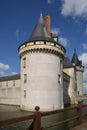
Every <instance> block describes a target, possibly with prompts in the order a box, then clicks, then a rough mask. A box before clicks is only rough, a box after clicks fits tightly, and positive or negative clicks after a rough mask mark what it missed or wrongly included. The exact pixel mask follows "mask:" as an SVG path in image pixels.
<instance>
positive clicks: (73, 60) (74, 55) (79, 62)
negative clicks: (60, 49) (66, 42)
mask: <svg viewBox="0 0 87 130" xmlns="http://www.w3.org/2000/svg"><path fill="white" fill-rule="evenodd" d="M71 62H72V63H74V64H75V65H76V66H82V62H81V61H80V60H79V59H78V56H77V54H76V51H75V52H74V54H73V57H72V60H71Z"/></svg>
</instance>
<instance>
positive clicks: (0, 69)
mask: <svg viewBox="0 0 87 130" xmlns="http://www.w3.org/2000/svg"><path fill="white" fill-rule="evenodd" d="M8 70H10V66H9V65H7V64H3V63H1V62H0V76H4V75H6V71H8Z"/></svg>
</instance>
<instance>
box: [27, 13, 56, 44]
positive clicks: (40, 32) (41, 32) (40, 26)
mask: <svg viewBox="0 0 87 130" xmlns="http://www.w3.org/2000/svg"><path fill="white" fill-rule="evenodd" d="M38 40H41V41H42V40H44V41H50V42H54V43H56V42H55V41H54V39H53V38H52V37H51V36H48V34H47V32H46V28H45V25H44V18H43V16H42V14H40V18H39V20H38V22H37V24H36V26H35V28H34V30H33V32H32V34H31V36H30V38H29V42H30V41H38Z"/></svg>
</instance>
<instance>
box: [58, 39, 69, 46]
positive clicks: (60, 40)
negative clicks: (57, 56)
mask: <svg viewBox="0 0 87 130" xmlns="http://www.w3.org/2000/svg"><path fill="white" fill-rule="evenodd" d="M59 43H60V44H62V45H63V46H67V44H68V40H67V38H64V37H59Z"/></svg>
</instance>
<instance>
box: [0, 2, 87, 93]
mask: <svg viewBox="0 0 87 130" xmlns="http://www.w3.org/2000/svg"><path fill="white" fill-rule="evenodd" d="M41 13H42V15H43V16H45V15H46V14H49V15H50V16H51V32H56V33H58V36H59V43H60V44H62V45H63V46H64V47H65V48H66V54H65V56H68V57H69V58H70V60H71V58H72V56H73V53H74V50H76V52H77V55H78V57H79V59H80V60H82V63H83V66H84V67H85V68H84V75H83V79H84V88H85V90H86V91H87V0H0V76H4V75H10V74H16V73H20V58H19V54H18V47H19V46H20V45H21V44H23V43H24V42H26V41H27V40H28V39H29V37H30V35H31V33H32V31H33V28H34V26H35V25H36V23H37V21H38V19H39V16H40V14H41Z"/></svg>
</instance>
